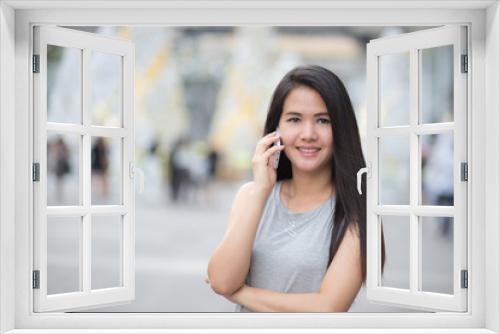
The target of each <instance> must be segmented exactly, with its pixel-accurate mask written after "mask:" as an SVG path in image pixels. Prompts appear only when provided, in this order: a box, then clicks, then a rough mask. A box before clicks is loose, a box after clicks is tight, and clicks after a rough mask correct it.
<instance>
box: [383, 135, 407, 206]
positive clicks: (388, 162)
mask: <svg viewBox="0 0 500 334" xmlns="http://www.w3.org/2000/svg"><path fill="white" fill-rule="evenodd" d="M379 182H380V183H379V195H380V198H379V204H382V205H388V204H400V205H408V204H409V202H410V142H409V139H408V137H407V136H387V137H381V138H379Z"/></svg>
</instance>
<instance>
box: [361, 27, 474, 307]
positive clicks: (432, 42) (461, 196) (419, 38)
mask: <svg viewBox="0 0 500 334" xmlns="http://www.w3.org/2000/svg"><path fill="white" fill-rule="evenodd" d="M466 44H467V29H466V27H465V26H459V25H452V26H442V27H437V28H431V29H425V30H422V31H416V32H413V33H407V34H400V35H393V36H388V37H384V38H378V39H375V40H372V41H371V42H370V43H369V44H368V46H367V86H368V87H367V95H368V99H367V104H368V116H367V119H368V129H367V138H366V141H367V147H368V149H367V154H366V159H367V165H368V166H369V169H370V170H369V172H368V178H367V187H366V188H367V194H366V198H367V200H366V201H367V210H366V211H367V213H366V215H367V218H366V220H367V221H366V224H367V232H366V234H367V247H366V248H367V252H368V254H377V253H379V250H380V249H381V244H380V241H381V228H382V224H383V223H382V217H397V216H399V217H402V218H403V219H405V220H403V221H400V223H403V224H406V222H407V223H408V225H407V226H408V230H409V240H410V243H409V245H407V246H408V250H409V254H408V255H409V261H408V267H409V268H408V269H409V277H408V278H409V282H408V283H409V286H408V288H409V289H400V288H394V287H388V286H383V285H382V284H381V271H380V268H381V267H382V266H381V256H375V257H374V258H371V261H368V264H367V298H368V300H373V301H379V302H384V303H388V304H391V305H403V307H409V306H408V305H413V306H414V307H416V308H417V309H423V310H429V311H442V310H449V311H458V312H463V311H466V310H467V296H468V291H467V289H464V288H462V287H461V270H467V243H466V240H467V239H466V235H467V225H466V224H467V196H466V194H467V183H468V182H467V181H463V180H461V173H460V164H461V163H462V162H465V163H466V162H467V132H466V127H467V122H466V116H467V79H468V76H469V74H470V72H469V71H467V73H463V72H462V69H461V67H462V55H467V45H466ZM445 45H446V46H452V50H453V53H452V65H453V72H452V73H453V79H452V80H451V82H452V83H451V87H452V89H453V100H454V101H453V107H452V108H453V109H452V111H453V120H452V121H450V122H446V123H445V122H443V123H427V124H422V123H421V122H420V119H419V118H420V117H421V110H420V106H421V102H420V101H419V99H420V98H421V97H422V98H423V96H422V95H421V87H422V83H421V78H422V74H421V72H422V58H421V57H422V55H421V51H422V50H424V49H430V48H436V47H441V46H445ZM386 55H399V56H403V55H407V56H408V65H409V66H408V71H409V76H408V86H409V90H410V93H409V100H408V114H409V115H408V124H406V125H403V124H401V125H398V126H387V125H384V124H380V123H381V122H380V120H379V119H380V112H381V103H382V101H381V97H380V91H381V88H380V87H379V83H380V81H381V63H380V62H381V57H383V56H386ZM419 115H420V116H419ZM424 134H439V135H443V134H446V135H451V136H452V138H453V139H452V140H453V153H452V159H453V162H452V164H453V166H454V167H453V169H454V170H452V171H451V172H452V176H453V181H452V182H453V195H454V204H453V205H451V206H446V207H445V206H436V205H422V204H421V198H422V162H421V152H420V150H421V149H420V138H421V136H422V135H424ZM391 137H392V138H395V137H396V138H400V139H401V140H405V141H406V140H407V142H406V143H407V144H408V150H409V156H408V162H409V166H408V167H409V170H408V177H409V188H408V191H409V196H408V197H409V198H408V204H407V205H396V204H392V203H387V202H385V203H383V202H382V200H381V198H380V197H381V195H380V187H381V186H382V185H381V180H380V173H381V169H379V167H380V163H381V162H383V160H384V159H383V158H384V157H382V156H381V155H380V142H381V140H386V139H388V138H391ZM392 140H394V139H392ZM379 170H380V171H379ZM370 174H371V176H370ZM425 216H428V217H436V216H451V217H453V234H452V235H453V237H452V238H453V239H452V240H453V243H452V245H453V248H452V249H453V251H452V254H453V255H452V259H453V265H452V268H453V269H452V272H453V275H452V278H451V280H452V281H451V283H452V287H453V288H452V291H453V292H452V293H451V294H442V293H435V292H430V291H425V290H423V289H422V278H423V277H422V274H423V273H422V262H423V261H422V260H423V259H422V253H421V250H422V247H423V244H422V239H421V237H422V228H423V227H422V222H421V221H420V218H421V217H425ZM464 246H465V247H464ZM390 256H391V254H390V253H388V257H389V258H390ZM410 308H411V307H410Z"/></svg>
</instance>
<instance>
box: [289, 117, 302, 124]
mask: <svg viewBox="0 0 500 334" xmlns="http://www.w3.org/2000/svg"><path fill="white" fill-rule="evenodd" d="M298 121H300V119H299V118H298V117H292V118H289V119H288V122H292V123H296V122H298Z"/></svg>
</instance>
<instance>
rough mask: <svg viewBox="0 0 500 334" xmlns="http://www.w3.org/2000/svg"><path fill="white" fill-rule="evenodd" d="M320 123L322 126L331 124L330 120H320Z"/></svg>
mask: <svg viewBox="0 0 500 334" xmlns="http://www.w3.org/2000/svg"><path fill="white" fill-rule="evenodd" d="M318 121H319V122H320V123H321V124H329V123H330V120H329V119H328V118H320V119H318Z"/></svg>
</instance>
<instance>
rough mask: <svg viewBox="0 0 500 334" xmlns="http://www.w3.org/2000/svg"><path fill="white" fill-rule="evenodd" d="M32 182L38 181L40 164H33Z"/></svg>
mask: <svg viewBox="0 0 500 334" xmlns="http://www.w3.org/2000/svg"><path fill="white" fill-rule="evenodd" d="M33 181H34V182H38V181H40V164H39V163H38V162H35V163H34V164H33Z"/></svg>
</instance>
